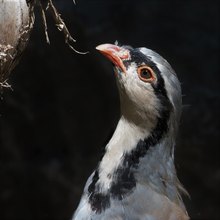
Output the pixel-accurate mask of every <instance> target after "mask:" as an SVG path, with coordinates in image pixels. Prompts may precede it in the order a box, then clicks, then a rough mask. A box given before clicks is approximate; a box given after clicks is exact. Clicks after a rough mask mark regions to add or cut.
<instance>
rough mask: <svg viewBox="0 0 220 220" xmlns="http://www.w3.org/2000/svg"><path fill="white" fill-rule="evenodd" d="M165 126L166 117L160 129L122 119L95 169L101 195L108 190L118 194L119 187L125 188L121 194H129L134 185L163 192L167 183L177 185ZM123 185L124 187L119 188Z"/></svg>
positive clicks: (168, 132)
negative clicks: (126, 192) (139, 183)
mask: <svg viewBox="0 0 220 220" xmlns="http://www.w3.org/2000/svg"><path fill="white" fill-rule="evenodd" d="M168 122H169V117H168V118H167V119H166V122H163V121H161V119H158V122H157V125H158V123H159V128H158V126H155V127H152V125H148V124H145V125H143V124H141V125H137V123H133V122H131V121H130V120H128V119H127V118H126V117H125V116H124V115H122V117H121V119H120V120H119V123H118V125H117V128H116V130H115V133H114V134H113V136H112V138H111V140H110V142H109V143H108V145H107V146H106V152H105V155H104V156H103V158H102V160H101V162H100V165H99V168H98V170H99V180H98V182H99V185H100V189H101V191H102V192H107V191H109V189H110V191H111V193H113V194H114V193H116V192H114V190H117V191H118V190H119V191H120V189H119V188H120V187H121V188H123V187H125V188H126V189H121V190H123V192H125V191H126V190H127V191H129V190H131V188H132V187H134V186H135V184H136V183H137V182H142V183H146V184H148V185H150V186H151V187H153V188H155V190H157V191H160V190H161V189H162V190H163V191H164V188H165V184H166V182H169V183H174V182H175V181H176V174H175V167H174V163H173V146H174V139H173V138H172V135H170V132H171V130H172V129H168ZM163 123H166V125H167V127H166V126H165V125H163ZM163 126H165V127H163ZM161 129H164V131H162V130H161ZM123 182H126V184H127V185H126V186H125V185H124V186H123V185H120V184H121V183H123ZM161 186H162V187H161ZM119 194H120V193H119Z"/></svg>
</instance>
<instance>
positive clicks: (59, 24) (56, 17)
mask: <svg viewBox="0 0 220 220" xmlns="http://www.w3.org/2000/svg"><path fill="white" fill-rule="evenodd" d="M74 3H75V1H74ZM47 9H50V10H51V12H52V16H53V19H54V21H55V23H56V26H57V28H58V30H59V31H61V32H63V34H64V37H65V43H66V44H67V45H68V46H69V48H71V49H72V50H73V51H74V52H76V53H78V54H87V53H88V52H80V51H78V50H76V49H75V48H74V47H73V46H72V45H71V42H74V43H75V42H76V40H75V39H74V38H73V37H72V36H71V34H70V32H69V30H68V28H67V27H66V24H65V22H64V21H63V19H62V18H61V16H60V14H59V13H58V11H57V9H56V7H55V6H54V4H53V2H52V0H48V5H47Z"/></svg>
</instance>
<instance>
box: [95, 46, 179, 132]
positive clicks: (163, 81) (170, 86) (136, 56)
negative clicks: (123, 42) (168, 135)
mask: <svg viewBox="0 0 220 220" xmlns="http://www.w3.org/2000/svg"><path fill="white" fill-rule="evenodd" d="M96 49H97V50H99V51H100V52H101V53H102V54H103V55H104V56H106V57H107V58H108V59H109V60H110V61H111V62H112V63H113V65H114V72H115V75H116V81H117V85H118V88H119V94H120V102H121V112H122V115H123V116H124V117H126V118H127V119H128V120H131V121H133V122H134V123H136V124H138V125H140V124H146V120H147V122H148V126H150V127H152V128H153V127H155V123H157V121H158V118H159V119H160V118H163V117H169V119H170V120H171V121H173V122H175V123H173V125H174V126H175V127H176V122H178V121H179V117H180V112H181V102H182V101H181V88H180V83H179V81H178V78H177V76H176V74H175V72H174V70H173V69H172V67H171V66H170V64H169V63H168V62H167V61H166V60H165V59H164V58H162V57H161V56H160V55H159V54H157V53H156V52H154V51H152V50H150V49H147V48H144V47H142V48H132V47H130V46H119V45H114V44H102V45H99V46H97V47H96ZM172 127H173V126H172Z"/></svg>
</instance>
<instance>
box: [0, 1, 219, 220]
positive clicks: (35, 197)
mask: <svg viewBox="0 0 220 220" xmlns="http://www.w3.org/2000/svg"><path fill="white" fill-rule="evenodd" d="M54 2H55V5H56V6H57V8H58V10H59V12H60V13H61V14H62V17H63V18H64V20H65V21H66V24H67V26H68V27H69V29H70V32H71V33H72V34H73V36H74V37H75V38H76V39H77V43H76V44H75V47H76V48H77V49H78V50H81V51H87V50H88V51H90V53H89V54H88V55H78V54H76V53H74V52H73V51H71V50H70V49H69V48H68V47H67V45H65V43H64V39H63V35H62V33H60V32H58V31H57V30H56V28H55V26H54V23H53V21H52V19H51V16H48V25H49V35H50V40H51V45H50V46H49V45H47V44H46V42H45V38H44V32H43V27H42V20H41V18H40V16H39V10H36V22H35V26H34V30H33V32H32V35H31V38H30V42H29V44H28V47H27V49H26V51H25V53H24V55H23V58H22V60H21V62H20V64H19V65H18V66H17V67H16V69H15V70H14V71H13V74H12V75H11V77H10V80H9V82H10V84H11V85H12V88H13V91H12V90H10V89H5V90H4V93H3V95H2V99H1V101H0V219H1V220H68V219H70V217H71V215H72V213H73V211H74V210H75V208H76V206H77V204H78V202H79V199H80V196H81V194H82V190H83V187H84V184H85V181H86V179H87V177H88V176H89V175H90V173H91V172H92V170H93V168H94V167H95V165H96V163H97V161H98V159H99V157H100V153H101V150H100V148H101V146H102V145H103V144H104V143H105V141H106V139H107V138H108V136H109V134H111V132H112V131H113V130H114V128H115V126H116V124H117V120H118V118H119V100H118V93H117V88H116V85H115V79H114V74H113V73H112V72H113V71H112V67H111V64H110V63H109V62H108V61H107V60H106V59H105V58H104V57H102V56H101V55H100V54H98V53H97V51H95V49H94V48H95V46H97V45H98V44H101V43H113V42H114V41H115V40H118V41H119V42H120V43H121V44H129V45H132V46H134V47H140V46H145V47H148V48H151V49H153V50H156V51H157V52H158V53H160V54H161V55H162V56H164V57H165V58H166V59H167V60H168V61H169V62H170V63H171V65H172V66H173V68H174V69H175V70H176V72H177V74H178V76H179V79H180V81H181V82H182V90H183V95H184V96H183V103H184V107H183V115H182V121H181V125H180V132H179V137H178V140H177V147H176V167H177V172H178V176H179V178H180V180H181V182H182V183H183V184H184V186H185V188H186V189H187V190H188V191H189V194H190V195H191V199H187V198H185V199H184V200H185V204H186V206H187V209H188V212H189V215H190V216H191V217H192V219H220V214H219V208H220V207H219V206H220V205H219V199H220V196H219V195H220V166H219V164H220V162H219V147H220V141H219V135H220V132H219V130H220V128H219V105H220V102H219V101H220V91H219V74H220V71H219V54H220V53H219V25H220V24H219V7H218V4H217V1H202V0H191V1H168V0H167V1H164V0H149V1H148V0H142V1H141V0H139V1H134V0H126V1H120V0H109V1H104V0H78V2H77V5H76V6H74V4H73V3H72V1H71V0H65V1H64V0H59V1H58V0H57V1H54Z"/></svg>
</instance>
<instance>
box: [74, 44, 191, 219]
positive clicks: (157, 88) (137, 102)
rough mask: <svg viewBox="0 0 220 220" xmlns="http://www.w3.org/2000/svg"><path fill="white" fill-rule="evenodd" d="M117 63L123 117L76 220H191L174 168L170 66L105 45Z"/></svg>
mask: <svg viewBox="0 0 220 220" xmlns="http://www.w3.org/2000/svg"><path fill="white" fill-rule="evenodd" d="M96 49H97V50H98V51H99V52H100V53H101V54H103V55H104V56H105V57H106V58H107V59H108V60H109V61H111V63H112V64H113V69H114V73H115V78H116V83H117V87H118V93H119V98H120V111H121V114H120V119H119V121H118V124H117V126H116V129H115V131H114V133H113V135H112V137H111V138H110V140H109V142H108V143H107V145H106V146H105V153H104V155H103V156H102V158H101V160H100V161H99V163H98V165H97V167H96V169H95V170H94V172H93V173H92V174H91V176H90V177H89V178H88V180H87V182H86V184H85V188H84V192H83V194H82V197H81V200H80V202H79V205H78V208H77V209H76V211H75V213H74V215H73V217H72V220H187V219H189V215H188V213H187V210H186V208H185V205H184V203H183V200H182V194H187V191H186V190H185V189H184V187H183V186H182V184H181V183H180V181H179V180H178V177H177V174H176V169H175V164H174V147H175V139H176V135H177V131H178V127H179V121H180V116H181V108H182V95H181V86H180V82H179V80H178V78H177V75H176V73H175V71H174V70H173V68H172V67H171V65H170V64H169V63H168V62H167V61H166V60H165V59H164V58H163V57H162V56H161V55H159V54H158V53H156V52H154V51H153V50H151V49H147V48H145V47H139V48H133V47H131V46H128V45H122V46H119V44H118V43H115V44H110V43H106V44H101V45H99V46H97V47H96Z"/></svg>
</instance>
